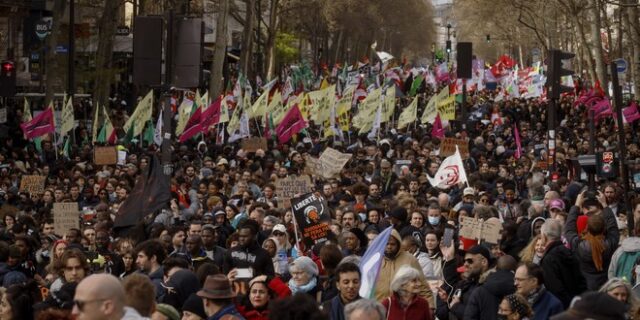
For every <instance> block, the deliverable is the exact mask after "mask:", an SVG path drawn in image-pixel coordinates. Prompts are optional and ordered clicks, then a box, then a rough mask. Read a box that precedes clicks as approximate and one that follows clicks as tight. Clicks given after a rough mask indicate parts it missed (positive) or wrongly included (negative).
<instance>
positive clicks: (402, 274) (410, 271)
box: [390, 265, 420, 292]
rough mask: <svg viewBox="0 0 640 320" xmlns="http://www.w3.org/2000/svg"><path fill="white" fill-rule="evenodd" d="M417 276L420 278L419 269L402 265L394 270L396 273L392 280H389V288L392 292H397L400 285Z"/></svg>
mask: <svg viewBox="0 0 640 320" xmlns="http://www.w3.org/2000/svg"><path fill="white" fill-rule="evenodd" d="M417 278H420V271H418V270H416V269H415V268H413V267H411V266H406V265H405V266H402V267H400V269H398V271H397V272H396V275H395V276H394V277H393V280H391V287H390V289H391V291H393V292H398V291H400V288H402V286H403V285H405V284H406V283H407V282H409V281H411V280H413V279H417Z"/></svg>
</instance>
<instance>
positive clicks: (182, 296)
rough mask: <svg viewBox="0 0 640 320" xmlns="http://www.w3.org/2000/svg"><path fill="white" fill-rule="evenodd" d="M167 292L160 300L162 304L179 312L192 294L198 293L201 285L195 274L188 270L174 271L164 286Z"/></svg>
mask: <svg viewBox="0 0 640 320" xmlns="http://www.w3.org/2000/svg"><path fill="white" fill-rule="evenodd" d="M166 287H167V290H166V293H165V295H164V297H163V299H162V303H166V304H169V305H172V306H173V307H174V308H176V309H178V310H180V308H182V305H184V302H185V301H186V300H187V298H189V296H190V295H191V294H192V293H196V292H198V290H200V288H201V285H200V281H198V277H196V274H195V273H193V272H191V271H190V270H184V269H183V270H178V271H176V272H175V273H174V274H173V275H171V277H170V278H169V281H167V284H166Z"/></svg>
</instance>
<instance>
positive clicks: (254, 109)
mask: <svg viewBox="0 0 640 320" xmlns="http://www.w3.org/2000/svg"><path fill="white" fill-rule="evenodd" d="M268 103H269V90H265V91H264V92H263V93H262V94H261V95H260V97H258V100H256V102H254V103H253V106H251V109H250V110H251V111H250V112H249V117H250V118H257V117H263V116H264V115H265V113H267V105H268Z"/></svg>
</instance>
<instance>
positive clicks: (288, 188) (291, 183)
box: [276, 176, 313, 208]
mask: <svg viewBox="0 0 640 320" xmlns="http://www.w3.org/2000/svg"><path fill="white" fill-rule="evenodd" d="M312 186H313V184H312V183H311V179H310V178H309V176H300V177H296V176H288V177H287V178H285V179H278V180H276V197H277V198H278V208H290V207H291V198H293V197H295V196H296V195H298V194H305V193H309V192H311V187H312Z"/></svg>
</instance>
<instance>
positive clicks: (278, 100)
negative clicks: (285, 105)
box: [266, 89, 282, 113]
mask: <svg viewBox="0 0 640 320" xmlns="http://www.w3.org/2000/svg"><path fill="white" fill-rule="evenodd" d="M278 108H280V109H282V94H280V89H276V92H275V93H274V94H273V96H272V97H271V102H269V106H268V107H267V112H266V113H272V112H274V111H275V110H276V109H278Z"/></svg>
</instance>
